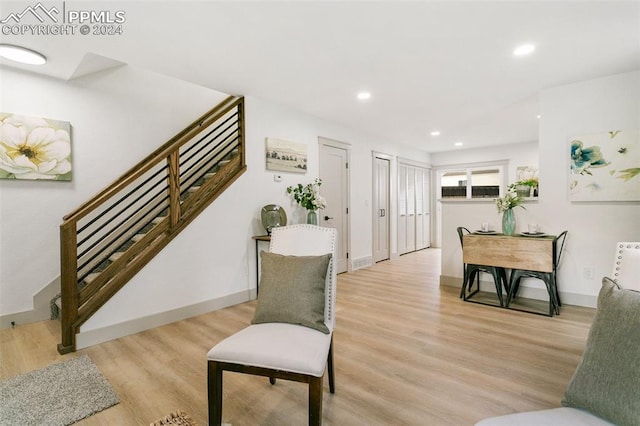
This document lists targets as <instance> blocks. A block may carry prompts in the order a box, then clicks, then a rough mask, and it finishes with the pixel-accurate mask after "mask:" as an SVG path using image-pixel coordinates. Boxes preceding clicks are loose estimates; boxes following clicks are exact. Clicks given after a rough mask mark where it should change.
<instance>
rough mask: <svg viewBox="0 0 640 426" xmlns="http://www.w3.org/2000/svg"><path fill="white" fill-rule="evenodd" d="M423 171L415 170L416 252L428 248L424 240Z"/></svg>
mask: <svg viewBox="0 0 640 426" xmlns="http://www.w3.org/2000/svg"><path fill="white" fill-rule="evenodd" d="M425 173H426V170H425V169H418V168H417V169H416V250H420V249H423V248H426V247H428V244H427V241H426V238H425V232H424V231H425V229H424V226H425V215H426V214H428V213H426V212H425V209H424V204H425V203H424V201H425V200H424V175H425Z"/></svg>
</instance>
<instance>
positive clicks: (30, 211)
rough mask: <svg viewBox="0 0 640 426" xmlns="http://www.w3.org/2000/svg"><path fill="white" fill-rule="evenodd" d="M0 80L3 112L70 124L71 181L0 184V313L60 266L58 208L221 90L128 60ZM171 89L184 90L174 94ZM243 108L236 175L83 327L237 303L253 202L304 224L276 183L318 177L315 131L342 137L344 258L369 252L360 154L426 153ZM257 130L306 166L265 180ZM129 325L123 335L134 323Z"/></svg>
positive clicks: (249, 248) (366, 186) (365, 167)
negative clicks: (346, 191)
mask: <svg viewBox="0 0 640 426" xmlns="http://www.w3.org/2000/svg"><path fill="white" fill-rule="evenodd" d="M2 83H3V87H4V88H5V92H7V90H6V88H7V87H11V88H12V89H11V90H9V91H8V92H9V93H7V95H6V96H5V98H4V99H3V100H4V101H5V102H4V105H3V110H5V111H10V112H23V113H26V114H32V115H42V116H45V117H51V118H56V119H61V120H69V121H71V123H72V125H73V135H72V138H73V150H74V152H73V155H74V157H73V159H74V172H75V174H74V180H73V182H72V183H70V184H63V183H60V182H55V183H50V182H1V181H0V191H1V192H0V208H1V210H0V215H1V217H2V223H1V230H2V242H1V243H0V249H2V253H3V255H4V254H5V253H6V252H7V251H9V250H10V251H11V252H12V255H11V257H6V258H5V257H4V256H3V257H2V259H1V261H0V264H1V266H2V275H1V276H0V278H1V285H0V296H1V298H2V301H3V303H2V304H0V315H6V314H11V313H14V312H17V311H20V310H25V309H30V308H31V303H32V297H33V295H34V294H35V293H36V292H37V291H38V290H40V288H42V287H43V286H44V285H46V284H47V283H49V282H50V281H51V280H52V279H53V278H55V277H56V276H58V275H59V266H58V262H59V260H58V256H59V254H58V244H59V242H58V226H59V224H60V222H61V218H62V216H63V215H64V214H66V213H68V212H69V211H71V210H73V209H74V208H76V207H77V206H78V205H79V204H80V203H82V202H83V201H85V200H86V199H87V198H89V197H90V196H91V195H93V194H94V193H96V192H97V191H98V190H100V189H101V188H102V187H104V186H106V185H107V184H109V183H110V182H111V181H113V180H114V179H115V178H117V177H118V176H120V175H121V174H122V173H123V172H124V171H126V170H127V169H128V168H129V167H130V166H131V165H132V164H134V163H135V162H137V161H138V160H139V159H140V158H142V157H144V156H145V155H146V154H148V153H150V152H151V151H152V150H153V149H154V148H156V147H157V146H158V145H159V144H160V143H162V142H164V141H165V140H167V139H168V138H169V137H171V136H173V134H175V133H176V132H177V131H179V130H180V129H182V128H183V127H185V126H186V125H187V124H189V123H190V122H191V121H192V120H193V119H195V118H196V117H197V116H199V115H200V114H201V113H203V112H204V111H206V110H207V109H208V108H210V107H211V106H213V105H214V104H215V103H217V100H216V99H218V98H222V97H223V96H221V94H219V93H218V92H214V91H210V90H208V89H205V88H202V87H197V86H194V85H190V84H188V83H185V82H181V81H178V80H174V79H170V78H167V77H163V76H158V75H156V74H152V73H148V72H145V71H143V70H139V69H133V68H131V67H126V68H121V69H119V70H114V71H109V72H103V73H101V74H98V75H93V76H87V77H84V78H83V79H82V80H77V81H72V82H62V81H58V80H52V79H48V78H43V77H38V76H35V75H31V74H26V73H18V72H14V71H8V70H3V75H2ZM25 87H28V88H29V89H28V91H27V93H28V94H29V95H30V96H28V98H29V99H25V96H24V93H25V92H24V89H20V88H25ZM182 91H186V95H181V93H182ZM38 94H40V96H37V95H38ZM42 94H44V95H42ZM245 107H246V143H247V155H246V161H247V172H246V173H245V174H244V175H242V176H241V177H240V178H239V179H238V180H237V181H236V182H235V183H234V185H232V186H231V188H230V189H229V190H227V191H226V192H225V193H224V194H222V195H221V196H220V197H219V198H218V199H217V200H216V201H215V202H214V203H213V205H212V206H210V207H209V208H208V209H207V210H206V211H205V212H203V213H202V214H201V215H200V216H199V217H198V218H197V219H196V220H195V221H194V222H193V223H192V224H191V225H190V226H189V227H188V228H187V229H186V230H185V231H183V233H181V234H180V235H179V236H178V237H177V238H176V239H174V240H173V241H172V242H171V243H170V244H169V245H168V246H167V248H166V249H165V250H163V252H161V253H160V254H159V255H158V256H157V257H156V258H155V259H153V260H152V261H151V262H150V263H149V264H148V265H147V266H146V267H145V268H144V269H143V270H142V271H141V272H140V273H139V274H138V275H136V276H135V277H134V278H133V279H132V280H131V282H130V283H129V284H127V285H126V286H125V287H124V288H123V289H122V290H121V291H120V292H119V293H118V294H117V295H116V296H115V297H114V298H113V299H112V300H110V301H109V302H108V303H107V304H106V305H105V306H104V307H103V308H102V309H100V311H99V312H98V313H97V314H96V315H95V316H94V317H92V318H91V319H90V320H89V321H88V322H86V323H85V324H84V325H83V326H82V332H83V333H91V332H96V333H97V332H99V331H100V330H105V329H106V328H109V327H110V326H112V325H117V324H123V323H126V322H129V323H131V322H135V321H136V320H139V319H143V318H151V317H156V316H158V315H162V314H163V313H166V312H171V311H175V310H180V309H182V308H185V307H189V306H195V305H200V306H201V305H202V304H203V303H206V302H208V301H212V300H222V299H225V298H229V297H230V296H234V297H235V299H233V300H236V301H237V300H238V298H237V297H236V296H239V297H240V298H241V300H247V299H248V297H249V295H250V294H251V293H252V290H255V243H254V241H253V240H252V238H251V237H252V236H253V235H260V234H264V233H265V230H264V229H263V228H262V225H261V223H260V217H259V213H260V209H261V207H262V206H263V205H265V204H271V203H276V204H281V205H282V206H284V207H285V209H286V211H287V215H288V217H289V223H300V222H303V221H304V216H303V215H302V212H301V211H300V210H299V208H297V207H296V206H294V205H293V204H292V203H291V200H290V199H289V198H288V197H287V195H286V187H287V186H289V185H293V184H296V183H298V182H304V183H306V182H310V181H312V180H313V179H314V178H315V177H316V176H318V153H319V148H318V136H323V137H326V138H329V139H333V140H338V141H342V142H345V143H349V144H351V164H350V173H351V192H350V204H351V208H350V213H351V214H350V228H351V231H350V233H351V248H350V251H351V253H350V258H351V259H357V258H359V257H366V256H371V251H372V224H371V197H372V184H371V173H372V154H371V152H372V151H378V152H383V153H386V154H390V155H394V156H400V157H405V158H414V159H416V160H419V161H422V162H428V161H429V160H430V159H429V155H428V154H426V153H421V152H416V151H414V150H410V149H405V148H402V147H398V146H394V145H391V144H389V143H386V142H384V141H381V140H376V139H375V138H374V137H371V136H369V135H365V134H362V133H360V132H356V131H353V130H352V129H348V128H345V127H344V126H341V125H338V124H333V123H327V122H325V121H322V120H320V119H318V118H316V117H312V116H309V115H306V114H304V113H301V112H298V111H294V110H291V109H289V108H286V107H283V106H279V105H275V104H272V103H269V102H266V101H263V100H260V99H256V98H253V97H251V96H247V97H246V98H245ZM266 137H274V138H279V139H285V140H291V141H296V142H301V143H304V144H306V145H307V147H308V152H309V166H308V167H309V168H308V172H307V173H306V174H304V175H301V174H286V173H279V174H282V175H283V179H282V181H281V182H274V180H273V173H272V172H267V171H266V169H265V138H266ZM10 206H11V207H10ZM40 206H46V208H41V207H40ZM28 225H32V226H28ZM14 227H15V230H14ZM21 230H22V231H21ZM44 247H46V248H47V249H43V248H44ZM33 253H36V254H37V255H35V256H34V255H33ZM25 264H28V265H29V267H24V265H25ZM25 282H28V285H24V284H25ZM229 300H231V299H229ZM208 306H210V305H208ZM146 326H148V327H151V326H154V323H153V322H147V323H146ZM136 327H138V326H137V325H136V326H133V327H132V328H129V332H134V331H137V330H139V329H140V328H139V327H138V328H136ZM111 336H112V337H113V335H111Z"/></svg>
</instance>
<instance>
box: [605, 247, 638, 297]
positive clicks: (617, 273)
mask: <svg viewBox="0 0 640 426" xmlns="http://www.w3.org/2000/svg"><path fill="white" fill-rule="evenodd" d="M638 277H640V242H621V243H617V244H616V257H615V259H614V261H613V271H612V273H611V278H612V279H613V281H615V282H616V283H617V284H618V285H619V286H620V287H622V288H628V289H630V290H636V291H640V280H638Z"/></svg>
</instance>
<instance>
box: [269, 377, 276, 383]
mask: <svg viewBox="0 0 640 426" xmlns="http://www.w3.org/2000/svg"><path fill="white" fill-rule="evenodd" d="M269 383H271V384H272V385H275V384H276V378H275V377H269Z"/></svg>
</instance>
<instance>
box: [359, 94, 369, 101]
mask: <svg viewBox="0 0 640 426" xmlns="http://www.w3.org/2000/svg"><path fill="white" fill-rule="evenodd" d="M358 99H359V100H361V101H368V100H369V99H371V93H369V92H360V93H358Z"/></svg>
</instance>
